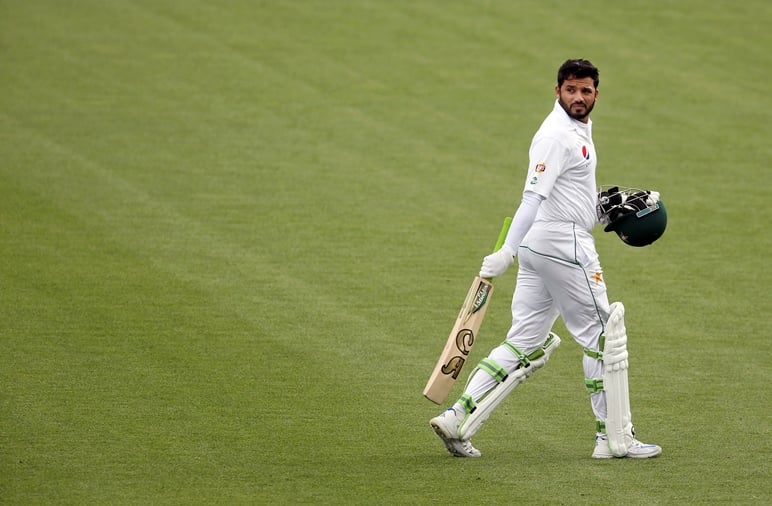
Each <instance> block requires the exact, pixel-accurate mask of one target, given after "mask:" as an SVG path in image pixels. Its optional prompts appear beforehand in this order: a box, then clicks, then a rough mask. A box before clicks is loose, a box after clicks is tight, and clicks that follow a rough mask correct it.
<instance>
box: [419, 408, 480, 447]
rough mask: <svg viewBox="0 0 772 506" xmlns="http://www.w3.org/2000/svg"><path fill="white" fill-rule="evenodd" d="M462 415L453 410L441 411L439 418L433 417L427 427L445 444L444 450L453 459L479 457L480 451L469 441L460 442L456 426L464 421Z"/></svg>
mask: <svg viewBox="0 0 772 506" xmlns="http://www.w3.org/2000/svg"><path fill="white" fill-rule="evenodd" d="M464 416H465V415H463V414H462V413H456V410H455V409H453V408H448V409H447V410H445V411H443V412H442V413H441V414H440V415H439V416H435V417H434V418H432V419H431V420H429V425H431V426H432V429H434V432H435V433H436V434H437V435H438V436H440V439H442V442H443V443H445V448H447V449H448V451H449V452H450V453H451V455H453V456H454V457H479V456H480V455H481V453H480V451H479V450H478V449H477V448H475V447H474V446H472V442H471V441H469V440H466V441H462V440H461V439H459V437H458V426H459V425H461V422H462V421H463V420H464Z"/></svg>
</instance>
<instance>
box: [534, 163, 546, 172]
mask: <svg viewBox="0 0 772 506" xmlns="http://www.w3.org/2000/svg"><path fill="white" fill-rule="evenodd" d="M534 170H535V171H536V172H537V173H538V172H544V171H545V170H547V165H546V164H545V163H544V162H539V163H537V164H536V169H534Z"/></svg>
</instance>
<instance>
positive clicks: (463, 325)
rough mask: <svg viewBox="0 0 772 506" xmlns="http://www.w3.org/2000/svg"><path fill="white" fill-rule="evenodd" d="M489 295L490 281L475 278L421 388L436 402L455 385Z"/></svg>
mask: <svg viewBox="0 0 772 506" xmlns="http://www.w3.org/2000/svg"><path fill="white" fill-rule="evenodd" d="M491 294H493V284H491V282H490V281H489V280H487V279H484V278H481V277H479V276H477V277H475V278H474V281H473V282H472V285H471V286H470V287H469V291H468V292H467V294H466V299H465V300H464V304H463V305H462V306H461V311H459V313H458V318H456V323H455V324H454V325H453V329H452V330H451V331H450V335H449V336H448V340H447V342H446V343H445V348H444V349H443V350H442V354H441V355H440V358H439V360H438V361H437V365H436V366H435V367H434V371H432V374H431V376H430V377H429V381H428V382H427V383H426V387H425V388H424V397H426V398H427V399H429V400H430V401H432V402H434V403H435V404H442V403H443V402H444V401H445V399H446V398H447V397H448V394H450V391H451V390H452V389H453V386H454V385H455V384H456V380H457V379H458V375H459V373H460V372H461V368H462V367H464V364H465V363H466V360H467V357H468V356H469V353H470V352H471V351H472V346H474V343H475V341H476V339H477V333H478V332H479V331H480V327H481V326H482V322H483V319H484V318H485V312H486V311H487V310H488V300H489V299H490V297H491Z"/></svg>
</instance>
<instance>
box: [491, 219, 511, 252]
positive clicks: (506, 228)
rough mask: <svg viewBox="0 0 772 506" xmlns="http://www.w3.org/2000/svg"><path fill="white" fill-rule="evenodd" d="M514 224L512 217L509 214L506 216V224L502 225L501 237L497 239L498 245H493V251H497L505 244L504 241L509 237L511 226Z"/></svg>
mask: <svg viewBox="0 0 772 506" xmlns="http://www.w3.org/2000/svg"><path fill="white" fill-rule="evenodd" d="M510 225H512V217H511V216H507V217H506V218H504V226H502V227H501V232H499V238H498V239H497V240H496V246H494V247H493V252H494V253H495V252H497V251H498V250H500V249H501V247H502V246H504V241H505V240H506V239H507V233H508V232H509V226H510Z"/></svg>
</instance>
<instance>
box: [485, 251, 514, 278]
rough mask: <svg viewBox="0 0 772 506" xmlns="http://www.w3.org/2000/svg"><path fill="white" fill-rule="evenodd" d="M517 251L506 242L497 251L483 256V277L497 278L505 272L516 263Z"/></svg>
mask: <svg viewBox="0 0 772 506" xmlns="http://www.w3.org/2000/svg"><path fill="white" fill-rule="evenodd" d="M515 254H516V253H515V251H514V250H513V249H512V248H511V247H509V246H507V245H506V244H505V245H504V246H502V247H501V249H500V250H498V251H497V252H495V253H491V254H490V255H488V256H487V257H485V258H483V262H482V267H480V277H481V278H495V277H496V276H500V275H502V274H504V273H505V272H506V271H507V269H509V268H510V267H512V265H513V264H514V263H515Z"/></svg>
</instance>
